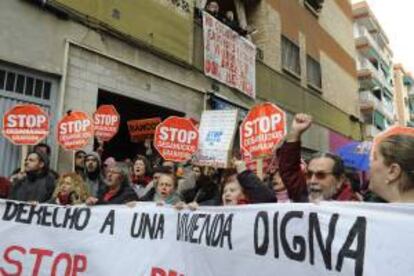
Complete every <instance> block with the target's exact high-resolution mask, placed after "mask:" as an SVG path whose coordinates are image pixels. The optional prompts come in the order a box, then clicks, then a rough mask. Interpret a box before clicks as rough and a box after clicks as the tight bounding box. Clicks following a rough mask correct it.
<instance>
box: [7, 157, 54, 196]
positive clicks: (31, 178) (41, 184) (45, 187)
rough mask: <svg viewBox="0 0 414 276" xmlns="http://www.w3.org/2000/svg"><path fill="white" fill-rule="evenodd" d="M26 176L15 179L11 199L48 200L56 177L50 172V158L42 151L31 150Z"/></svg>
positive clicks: (25, 169)
mask: <svg viewBox="0 0 414 276" xmlns="http://www.w3.org/2000/svg"><path fill="white" fill-rule="evenodd" d="M24 171H25V176H24V177H23V178H16V179H14V180H13V185H12V189H11V192H10V195H9V198H10V199H14V200H20V201H28V202H46V201H48V200H49V199H50V198H51V197H52V194H53V191H54V189H55V182H56V179H55V178H54V177H53V175H52V174H51V173H49V158H48V156H47V155H46V154H44V153H43V152H40V151H33V152H30V153H29V154H28V155H27V157H26V160H25V164H24Z"/></svg>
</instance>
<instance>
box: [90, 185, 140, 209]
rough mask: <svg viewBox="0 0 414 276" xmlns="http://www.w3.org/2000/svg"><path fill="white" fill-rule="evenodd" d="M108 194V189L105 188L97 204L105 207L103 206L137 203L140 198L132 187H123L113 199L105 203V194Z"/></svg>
mask: <svg viewBox="0 0 414 276" xmlns="http://www.w3.org/2000/svg"><path fill="white" fill-rule="evenodd" d="M107 192H108V188H105V190H103V191H101V192H100V194H99V195H98V202H97V204H99V205H103V204H125V203H128V202H130V201H137V200H138V196H137V194H136V193H135V192H134V190H132V188H131V187H129V186H126V185H122V186H121V188H120V189H119V190H118V192H117V193H116V194H115V195H114V196H113V197H111V198H110V199H109V200H108V201H105V199H104V197H105V194H106V193H107Z"/></svg>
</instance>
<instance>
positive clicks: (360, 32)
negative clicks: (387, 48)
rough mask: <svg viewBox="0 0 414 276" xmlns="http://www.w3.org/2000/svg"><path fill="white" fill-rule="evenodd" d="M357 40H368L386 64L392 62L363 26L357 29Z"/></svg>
mask: <svg viewBox="0 0 414 276" xmlns="http://www.w3.org/2000/svg"><path fill="white" fill-rule="evenodd" d="M355 34H356V38H357V42H358V40H364V39H365V40H367V42H368V43H369V44H370V45H371V47H372V48H374V50H375V51H376V52H377V53H378V55H379V57H380V58H381V59H382V60H383V62H384V63H385V64H390V60H389V58H388V57H387V55H386V54H385V52H384V51H383V50H382V49H381V48H380V47H379V45H378V42H377V41H376V40H375V39H374V38H373V37H372V35H371V33H370V32H369V31H368V30H367V29H366V28H365V27H363V26H358V27H357V29H356V32H355ZM361 44H362V43H361Z"/></svg>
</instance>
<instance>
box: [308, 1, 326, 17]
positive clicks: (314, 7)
mask: <svg viewBox="0 0 414 276" xmlns="http://www.w3.org/2000/svg"><path fill="white" fill-rule="evenodd" d="M323 2H324V0H305V6H306V7H307V8H309V9H310V10H311V11H312V12H313V13H316V15H317V14H319V13H320V12H321V10H322V6H323Z"/></svg>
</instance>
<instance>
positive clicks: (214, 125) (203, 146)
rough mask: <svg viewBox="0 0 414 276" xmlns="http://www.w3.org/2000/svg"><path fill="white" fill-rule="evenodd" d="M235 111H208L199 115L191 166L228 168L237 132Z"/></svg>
mask: <svg viewBox="0 0 414 276" xmlns="http://www.w3.org/2000/svg"><path fill="white" fill-rule="evenodd" d="M237 114H238V110H237V109H230V110H208V111H203V114H201V122H200V127H199V129H198V133H199V136H198V137H199V139H198V151H197V153H196V154H195V155H194V156H193V164H197V165H200V166H211V167H216V168H228V167H229V166H230V158H231V154H232V152H231V151H232V149H233V141H234V135H235V134H236V130H237V120H238V119H237V118H238V116H237Z"/></svg>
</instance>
